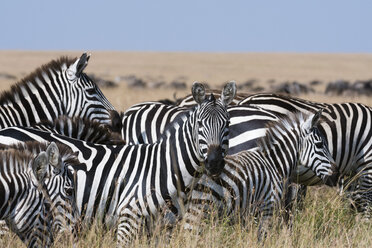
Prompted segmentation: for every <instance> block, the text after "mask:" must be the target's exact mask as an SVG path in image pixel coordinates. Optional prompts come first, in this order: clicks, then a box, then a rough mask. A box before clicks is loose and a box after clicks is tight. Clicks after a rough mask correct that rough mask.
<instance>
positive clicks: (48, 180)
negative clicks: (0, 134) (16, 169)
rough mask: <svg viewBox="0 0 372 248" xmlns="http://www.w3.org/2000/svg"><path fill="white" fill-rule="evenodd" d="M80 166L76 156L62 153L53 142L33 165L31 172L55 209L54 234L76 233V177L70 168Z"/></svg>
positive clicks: (53, 217)
mask: <svg viewBox="0 0 372 248" xmlns="http://www.w3.org/2000/svg"><path fill="white" fill-rule="evenodd" d="M78 163H79V162H78V160H77V158H76V157H75V155H74V154H72V153H71V152H69V151H67V150H65V151H62V153H61V152H60V149H59V148H58V146H57V145H56V144H55V143H54V142H52V143H50V144H49V146H48V147H47V149H46V151H45V152H41V153H40V154H39V155H38V156H37V157H36V158H35V160H34V162H33V165H32V169H33V172H34V175H35V177H36V179H37V182H38V185H39V189H40V190H41V191H42V192H43V196H44V197H45V199H46V201H47V202H48V204H49V205H50V207H51V210H52V211H51V212H52V217H51V218H52V227H51V228H52V233H56V232H61V231H66V230H67V231H69V232H74V231H75V229H74V224H75V223H76V220H77V217H76V213H77V211H76V204H75V190H74V177H73V175H72V173H71V171H70V170H69V169H68V168H67V167H68V166H69V165H76V164H78ZM75 217H76V218H75ZM70 224H72V226H71V225H70Z"/></svg>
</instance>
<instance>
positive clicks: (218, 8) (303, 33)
mask: <svg viewBox="0 0 372 248" xmlns="http://www.w3.org/2000/svg"><path fill="white" fill-rule="evenodd" d="M0 6H1V7H0V30H1V35H0V49H1V50H5V49H12V50H84V51H85V50H90V51H92V50H123V51H206V52H347V53H348V52H358V53H366V52H368V53H371V52H372V19H371V17H370V16H371V11H372V1H367V0H353V1H350V0H348V1H346V0H338V1H335V0H307V1H301V0H297V1H296V0H268V1H265V0H256V1H249V0H246V1H234V0H230V1H220V0H214V1H213V0H199V1H198V0H188V1H177V0H173V1H172V0H157V1H142V0H132V1H123V0H122V1H110V0H106V1H96V0H91V1H88V0H64V1H51V0H31V1H27V0H24V1H20V0H11V1H2V3H1V4H0Z"/></svg>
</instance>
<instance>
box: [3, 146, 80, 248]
mask: <svg viewBox="0 0 372 248" xmlns="http://www.w3.org/2000/svg"><path fill="white" fill-rule="evenodd" d="M35 153H36V154H38V155H37V157H36V158H34V155H33V154H35ZM0 157H1V159H0V199H1V200H0V219H2V220H5V221H6V223H7V224H8V226H9V227H10V229H11V230H12V231H13V232H15V233H16V234H17V235H18V236H19V237H20V238H21V240H22V241H23V242H24V243H25V244H27V245H28V247H49V246H50V245H51V244H52V242H53V235H54V233H55V232H57V231H63V230H65V229H66V228H67V229H68V230H70V229H71V228H69V227H68V226H66V218H67V221H68V222H71V223H75V222H76V219H75V217H74V216H75V213H74V211H75V208H74V204H73V203H74V191H73V188H74V185H73V180H71V175H70V172H69V171H68V170H67V166H70V165H77V164H78V161H77V159H76V157H75V156H74V155H72V154H71V151H67V150H66V148H63V149H59V148H58V146H57V145H56V144H55V143H51V144H50V145H49V146H47V145H45V144H41V143H37V142H31V143H29V142H27V143H25V144H24V145H15V146H8V147H1V150H0ZM62 212H63V213H64V214H63V215H61V213H62ZM70 213H72V214H70Z"/></svg>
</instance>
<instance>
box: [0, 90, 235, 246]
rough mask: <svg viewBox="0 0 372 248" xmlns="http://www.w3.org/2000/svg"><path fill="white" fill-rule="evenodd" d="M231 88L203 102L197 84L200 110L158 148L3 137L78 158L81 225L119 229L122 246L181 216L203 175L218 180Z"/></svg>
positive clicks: (21, 134) (22, 134)
mask: <svg viewBox="0 0 372 248" xmlns="http://www.w3.org/2000/svg"><path fill="white" fill-rule="evenodd" d="M235 92H236V86H235V83H228V84H227V85H226V86H225V87H224V89H223V93H222V96H221V98H220V99H218V100H216V99H215V98H214V96H213V95H211V96H210V97H206V96H205V90H204V87H203V86H202V85H201V84H199V83H194V85H193V87H192V93H193V96H194V98H195V100H196V102H197V103H198V105H197V106H196V107H194V108H193V109H191V110H189V111H188V112H186V113H184V114H183V115H181V116H179V117H178V118H177V119H176V120H175V121H174V122H173V124H172V125H170V126H169V127H168V128H167V130H166V131H165V132H164V135H163V136H162V137H161V138H160V139H159V141H158V142H156V143H154V144H142V145H124V146H119V145H118V146H110V145H97V144H93V143H86V142H84V141H80V140H76V139H71V138H68V137H65V136H61V135H58V134H53V133H47V132H43V131H40V130H35V129H30V128H27V127H10V128H6V129H3V130H1V131H0V142H2V143H4V144H9V143H14V142H20V141H26V140H37V141H41V140H48V141H58V142H61V143H63V144H65V145H67V146H68V147H70V148H71V149H72V150H73V151H74V152H77V153H78V159H79V161H80V162H81V164H80V165H79V166H75V167H74V166H70V167H69V168H71V170H72V172H73V174H74V175H75V176H76V178H75V181H74V183H75V184H74V185H75V186H76V204H77V208H78V211H79V215H80V216H82V218H83V222H87V221H89V220H91V219H92V217H97V218H101V219H103V221H104V223H105V224H106V225H107V226H108V227H110V226H113V225H115V226H116V227H117V238H118V242H119V243H122V242H128V241H130V240H131V238H132V237H133V235H135V234H136V233H137V232H138V231H139V230H140V229H141V226H142V221H145V222H147V221H148V220H151V219H153V218H155V217H157V216H158V215H159V213H160V212H161V210H162V209H164V208H166V209H170V210H171V211H172V212H174V213H175V214H178V213H180V211H182V207H181V206H182V199H184V198H186V196H187V194H188V192H189V191H190V187H191V185H193V184H194V182H195V180H197V179H198V178H199V177H200V176H201V174H202V173H203V171H206V173H208V174H210V175H218V174H219V173H220V171H221V170H222V168H223V166H224V163H223V157H224V156H225V154H226V153H227V149H228V134H229V115H228V113H227V110H226V107H227V105H228V104H229V103H230V102H231V101H232V99H233V98H234V96H235Z"/></svg>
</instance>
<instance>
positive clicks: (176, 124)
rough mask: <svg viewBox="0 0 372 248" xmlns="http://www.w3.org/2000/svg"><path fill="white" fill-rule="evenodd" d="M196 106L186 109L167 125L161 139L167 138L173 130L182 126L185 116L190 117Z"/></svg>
mask: <svg viewBox="0 0 372 248" xmlns="http://www.w3.org/2000/svg"><path fill="white" fill-rule="evenodd" d="M195 108H196V106H195V107H193V108H191V109H188V110H186V111H184V112H183V113H181V114H179V115H178V116H177V117H176V118H174V120H173V121H172V122H170V123H169V124H167V125H166V127H165V129H164V132H163V133H162V134H161V135H160V137H159V140H160V139H163V138H166V137H168V136H169V134H170V133H172V132H173V130H174V129H175V128H177V127H179V126H181V125H182V124H183V123H184V122H185V118H188V117H189V116H190V115H191V113H192V112H193V111H194V110H195Z"/></svg>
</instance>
